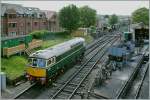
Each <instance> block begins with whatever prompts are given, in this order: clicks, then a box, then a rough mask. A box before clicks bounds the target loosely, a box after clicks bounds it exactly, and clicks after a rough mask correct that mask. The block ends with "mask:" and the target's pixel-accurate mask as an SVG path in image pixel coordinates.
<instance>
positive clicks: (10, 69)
mask: <svg viewBox="0 0 150 100" xmlns="http://www.w3.org/2000/svg"><path fill="white" fill-rule="evenodd" d="M26 64H27V58H26V57H23V56H11V57H10V58H9V59H7V58H1V66H2V67H1V70H2V71H4V72H5V73H6V75H7V77H8V78H9V79H11V80H12V79H15V78H16V77H19V76H20V75H22V74H23V73H24V70H25V66H26Z"/></svg>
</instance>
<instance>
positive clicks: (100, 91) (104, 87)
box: [93, 55, 142, 99]
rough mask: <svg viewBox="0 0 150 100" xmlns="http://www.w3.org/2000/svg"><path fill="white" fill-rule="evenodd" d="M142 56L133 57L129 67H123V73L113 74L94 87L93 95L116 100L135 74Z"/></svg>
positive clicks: (115, 72) (116, 72)
mask: <svg viewBox="0 0 150 100" xmlns="http://www.w3.org/2000/svg"><path fill="white" fill-rule="evenodd" d="M141 56H142V55H138V56H135V57H133V58H132V59H133V61H132V62H128V64H127V66H125V67H123V68H122V70H121V71H119V70H117V71H114V72H112V76H111V77H110V79H108V80H105V81H104V82H103V83H102V84H101V85H100V86H96V87H94V89H93V94H94V95H96V96H99V97H103V98H110V99H114V98H115V97H116V96H117V94H118V93H119V91H120V89H121V88H122V86H124V84H125V83H126V81H127V80H128V79H129V78H130V76H131V75H132V73H133V72H134V70H135V68H136V66H137V64H138V63H137V62H138V60H139V59H140V57H141Z"/></svg>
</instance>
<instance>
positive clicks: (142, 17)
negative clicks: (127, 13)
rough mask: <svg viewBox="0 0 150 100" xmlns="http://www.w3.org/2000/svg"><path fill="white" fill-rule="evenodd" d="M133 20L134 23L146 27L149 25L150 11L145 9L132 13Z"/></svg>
mask: <svg viewBox="0 0 150 100" xmlns="http://www.w3.org/2000/svg"><path fill="white" fill-rule="evenodd" d="M132 20H133V23H140V22H143V23H144V25H148V24H149V9H147V8H145V7H143V8H139V9H137V10H135V11H134V12H133V13H132Z"/></svg>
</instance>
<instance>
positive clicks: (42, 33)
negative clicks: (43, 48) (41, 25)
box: [30, 30, 49, 39]
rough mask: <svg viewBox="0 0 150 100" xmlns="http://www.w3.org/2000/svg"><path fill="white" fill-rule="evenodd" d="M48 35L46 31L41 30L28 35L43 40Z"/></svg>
mask: <svg viewBox="0 0 150 100" xmlns="http://www.w3.org/2000/svg"><path fill="white" fill-rule="evenodd" d="M48 33H49V32H48V31H47V30H41V31H34V32H32V33H30V34H31V35H32V37H33V38H35V39H41V38H43V37H44V36H45V35H46V34H48Z"/></svg>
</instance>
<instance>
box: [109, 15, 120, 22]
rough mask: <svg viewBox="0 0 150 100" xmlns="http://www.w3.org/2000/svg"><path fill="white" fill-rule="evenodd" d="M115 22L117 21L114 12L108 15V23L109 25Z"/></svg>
mask: <svg viewBox="0 0 150 100" xmlns="http://www.w3.org/2000/svg"><path fill="white" fill-rule="evenodd" d="M116 23H118V16H116V15H115V14H113V15H111V16H110V17H109V24H110V25H114V24H116Z"/></svg>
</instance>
